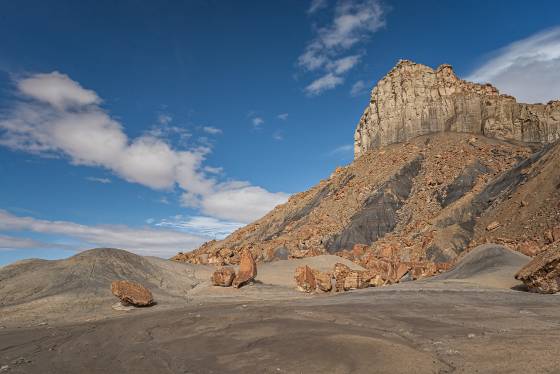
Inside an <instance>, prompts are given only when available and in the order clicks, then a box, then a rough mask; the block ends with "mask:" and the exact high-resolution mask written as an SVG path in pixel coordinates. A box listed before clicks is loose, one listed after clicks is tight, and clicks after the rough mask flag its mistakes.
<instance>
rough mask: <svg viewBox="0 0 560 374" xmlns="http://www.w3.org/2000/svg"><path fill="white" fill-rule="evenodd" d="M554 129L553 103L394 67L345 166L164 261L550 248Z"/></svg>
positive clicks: (554, 220) (433, 256)
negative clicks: (522, 100) (496, 246)
mask: <svg viewBox="0 0 560 374" xmlns="http://www.w3.org/2000/svg"><path fill="white" fill-rule="evenodd" d="M383 103H390V104H387V105H384V108H385V109H384V110H383V111H382V112H383V113H384V114H383V115H381V114H380V113H381V111H377V112H376V116H375V118H374V117H372V115H371V113H373V111H374V109H375V108H377V106H376V105H381V104H383ZM429 108H432V109H429ZM375 110H377V109H375ZM424 110H428V112H427V113H431V114H430V115H429V116H427V117H426V116H424V114H425V113H424V112H423V111H424ZM411 113H419V114H418V116H417V117H414V116H412V114H411ZM422 113H424V114H422ZM477 113H478V114H477ZM481 113H482V114H481ZM409 114H410V115H409ZM448 115H449V116H448ZM403 116H404V117H403ZM397 118H399V120H396V119H397ZM450 118H451V119H450ZM413 119H414V120H413ZM559 120H560V102H553V103H549V104H548V105H546V106H545V105H541V104H535V105H526V104H517V103H516V102H515V99H513V98H511V97H508V96H504V95H499V94H498V92H497V90H496V89H494V88H493V87H491V86H481V85H478V84H473V83H468V82H465V81H462V80H459V79H458V78H457V77H456V76H455V75H454V74H453V72H452V70H451V68H450V67H449V66H447V65H444V66H442V67H440V68H438V69H437V70H436V71H435V72H434V71H433V70H432V69H430V68H428V67H426V66H422V65H417V64H414V63H412V62H409V61H401V62H399V64H398V65H397V67H395V68H394V69H393V70H392V71H391V72H390V73H389V74H388V76H387V77H385V78H384V79H382V80H381V81H380V82H379V84H378V85H377V86H376V88H375V89H374V90H373V94H372V103H370V106H369V107H368V109H366V113H365V114H364V116H363V117H362V119H361V121H360V124H359V125H358V129H357V132H356V133H357V134H358V135H357V140H356V155H357V156H359V157H356V159H355V160H354V161H353V162H352V163H351V164H350V165H348V166H346V167H342V168H338V169H336V170H335V171H334V172H333V174H332V175H331V176H330V177H329V178H328V179H326V180H322V181H321V182H320V183H319V184H318V185H316V186H315V187H313V188H311V189H310V190H309V191H306V192H302V193H299V194H296V195H294V196H292V197H291V198H290V199H289V201H288V202H287V203H285V204H283V205H280V206H278V207H276V208H275V209H274V210H273V211H271V212H270V213H269V214H267V215H266V216H264V217H263V218H261V219H259V220H257V221H256V222H254V223H252V224H250V225H248V226H246V227H243V228H241V229H239V230H237V231H236V232H234V233H232V234H231V235H230V236H228V237H227V238H226V239H224V240H222V241H211V242H208V243H206V244H204V245H203V246H201V247H200V248H198V249H197V250H195V251H193V252H191V253H180V254H178V255H177V256H175V257H174V259H175V260H177V261H185V262H192V263H211V264H237V263H238V262H239V254H240V252H241V251H242V250H243V249H249V250H251V252H252V253H253V254H254V256H255V257H256V258H257V261H272V260H276V259H284V258H302V257H308V256H315V255H319V254H325V253H330V254H337V255H338V256H341V257H344V258H347V259H350V260H352V261H354V262H356V263H358V264H360V265H361V266H363V267H365V268H368V267H370V266H369V265H371V266H374V263H375V261H376V260H375V259H376V258H380V257H384V258H395V259H397V260H398V261H405V262H422V261H431V262H436V263H448V262H452V261H454V260H455V259H456V258H457V257H458V256H460V255H461V254H462V253H463V252H464V251H465V250H466V249H468V248H471V247H474V246H475V245H477V244H482V243H485V242H498V243H501V244H504V245H507V246H509V247H510V248H512V249H515V250H519V251H521V252H523V253H526V254H529V255H534V254H536V253H538V252H539V251H540V250H541V248H542V247H543V246H545V245H546V244H548V243H549V242H552V241H556V240H560V213H559V212H560V205H558V203H559V202H560V171H559V170H558V165H560V145H559V143H553V140H554V139H555V138H557V137H558V136H559V135H560V132H559V131H560V125H559V124H560V122H559ZM426 124H430V126H426ZM467 132H470V133H467ZM368 134H369V135H368ZM372 134H374V135H372ZM422 134H425V135H422ZM374 139H377V140H374ZM512 139H514V140H512ZM518 140H523V142H521V141H518ZM555 232H556V233H557V235H556V236H559V237H558V238H555V237H554V233H555Z"/></svg>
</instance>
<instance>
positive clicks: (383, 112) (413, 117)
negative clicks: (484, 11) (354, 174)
mask: <svg viewBox="0 0 560 374" xmlns="http://www.w3.org/2000/svg"><path fill="white" fill-rule="evenodd" d="M443 131H453V132H469V133H475V134H482V135H485V136H487V137H492V138H497V139H502V140H517V141H522V142H528V143H550V142H553V141H555V140H556V139H558V138H560V101H551V102H549V103H548V104H546V105H544V104H521V103H517V102H516V100H515V98H513V97H511V96H508V95H500V93H499V92H498V90H497V89H496V88H495V87H493V86H491V85H489V84H486V85H481V84H476V83H471V82H467V81H464V80H462V79H459V78H458V77H457V76H456V75H455V73H454V72H453V69H452V68H451V66H449V65H441V66H440V67H438V68H437V69H436V70H434V69H432V68H430V67H428V66H424V65H420V64H416V63H414V62H411V61H407V60H401V61H400V62H399V63H398V64H397V66H395V67H394V68H393V69H392V70H391V71H390V72H389V73H388V74H387V75H386V76H385V77H384V78H383V79H381V80H380V81H379V82H378V83H377V85H376V86H375V87H374V89H373V91H372V93H371V100H370V103H369V105H368V106H367V108H366V109H365V111H364V114H363V115H362V117H361V119H360V122H359V124H358V127H357V128H356V132H355V135H354V154H355V158H358V157H359V156H361V155H362V154H363V153H365V152H366V151H367V150H370V149H374V148H379V147H381V146H385V145H388V144H393V143H400V142H405V141H407V140H409V139H412V138H414V137H416V136H419V135H426V134H430V133H435V132H443Z"/></svg>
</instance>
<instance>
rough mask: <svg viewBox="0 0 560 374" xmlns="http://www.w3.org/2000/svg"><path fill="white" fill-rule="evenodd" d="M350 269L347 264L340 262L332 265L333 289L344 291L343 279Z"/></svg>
mask: <svg viewBox="0 0 560 374" xmlns="http://www.w3.org/2000/svg"><path fill="white" fill-rule="evenodd" d="M351 271H352V269H350V268H349V267H348V266H346V265H344V264H341V263H340V262H338V263H336V264H335V265H334V273H333V275H334V281H335V286H334V287H335V291H336V292H340V291H344V280H345V279H346V277H347V276H348V274H349V273H350V272H351Z"/></svg>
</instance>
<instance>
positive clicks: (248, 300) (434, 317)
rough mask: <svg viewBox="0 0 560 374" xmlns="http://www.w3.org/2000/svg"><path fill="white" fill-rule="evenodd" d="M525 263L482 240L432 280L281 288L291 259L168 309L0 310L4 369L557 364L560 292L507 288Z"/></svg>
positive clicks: (466, 368)
mask: <svg viewBox="0 0 560 374" xmlns="http://www.w3.org/2000/svg"><path fill="white" fill-rule="evenodd" d="M332 260H333V259H330V258H319V259H314V260H312V259H306V260H301V261H319V262H321V263H322V265H323V266H330V265H329V264H330V261H332ZM334 260H336V259H334ZM527 260H528V259H527V258H525V257H524V256H521V255H518V254H514V253H511V252H507V251H506V250H504V249H503V248H500V247H496V246H488V247H482V249H478V250H476V251H474V252H473V253H471V254H469V255H467V256H465V258H464V259H463V260H462V262H461V263H460V264H459V266H458V267H456V269H455V270H453V271H452V272H449V273H447V274H444V275H442V276H439V277H436V278H433V279H430V280H426V281H418V282H407V283H403V284H400V285H396V286H390V287H382V288H378V289H366V290H359V291H353V292H348V293H344V294H336V295H335V294H333V295H316V296H314V295H304V294H300V293H297V292H296V291H294V290H293V285H292V286H286V285H284V283H285V282H286V279H288V278H286V277H283V276H282V273H283V272H285V271H286V269H288V268H291V267H293V266H294V263H292V262H290V261H287V262H285V263H277V264H269V265H265V266H264V265H263V266H261V268H260V269H261V270H260V272H261V273H262V275H261V278H262V279H263V280H262V281H260V282H257V283H255V284H254V285H252V286H248V287H246V288H245V289H241V290H237V291H241V292H237V293H236V290H233V289H222V288H220V289H217V288H214V287H210V288H208V287H209V286H208V287H207V286H205V285H203V284H199V285H197V286H195V287H194V288H193V289H192V290H197V288H198V291H197V292H199V293H200V295H191V296H189V298H188V299H187V298H183V304H182V305H178V304H174V305H173V307H171V306H165V305H163V303H160V304H158V305H157V306H156V307H153V308H143V309H136V310H134V311H131V312H116V311H112V310H110V306H109V304H110V302H111V301H114V300H107V305H104V307H105V308H109V309H108V312H107V313H111V314H110V315H108V314H107V315H105V317H104V318H97V319H94V320H91V321H86V322H84V321H76V320H69V321H67V322H64V321H62V322H61V321H60V320H56V319H53V320H52V322H51V321H47V322H39V320H36V319H26V318H22V319H21V320H19V324H18V323H17V322H18V320H17V319H15V320H14V319H11V318H9V319H5V318H4V316H5V314H2V318H0V325H3V326H5V328H0V372H1V373H3V372H6V373H230V372H231V373H408V372H415V373H447V372H458V373H473V372H483V373H503V372H513V373H521V372H524V373H527V372H531V373H535V372H537V373H540V372H550V373H554V372H558V368H559V367H560V322H559V321H560V318H559V317H560V308H558V306H559V303H560V296H556V295H538V294H530V293H527V292H523V291H517V290H512V289H511V287H514V288H515V287H516V286H518V284H516V282H515V281H514V280H512V275H513V273H514V272H515V271H516V270H517V269H518V267H519V265H520V264H521V265H522V264H524V263H526V262H527ZM267 267H268V269H267ZM197 271H201V270H200V269H199V270H197ZM0 274H1V271H0ZM265 280H266V281H265ZM488 280H492V282H490V283H491V284H490V285H489V286H488V285H487V284H486V283H487V282H488ZM204 288H206V291H204V292H203V291H202V290H203V289H204ZM0 291H2V288H0ZM195 293H196V292H195ZM203 295H210V296H206V297H204V296H203ZM0 296H1V293H0ZM2 311H4V308H0V312H2ZM8 314H9V313H8ZM44 317H49V314H48V313H47V314H45V316H44ZM3 320H4V321H7V322H9V323H4V322H3Z"/></svg>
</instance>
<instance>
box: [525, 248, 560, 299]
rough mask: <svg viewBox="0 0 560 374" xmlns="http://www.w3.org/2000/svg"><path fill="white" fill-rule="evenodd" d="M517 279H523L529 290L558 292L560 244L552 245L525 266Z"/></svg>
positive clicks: (559, 287) (559, 285)
mask: <svg viewBox="0 0 560 374" xmlns="http://www.w3.org/2000/svg"><path fill="white" fill-rule="evenodd" d="M515 279H518V280H521V281H523V283H525V285H526V286H527V288H528V289H529V291H531V292H538V293H556V292H558V291H560V244H557V245H554V246H550V247H549V248H548V249H547V250H546V251H545V252H542V253H540V254H538V255H537V256H535V258H533V260H532V261H531V262H529V263H528V264H527V265H526V266H524V267H523V268H522V269H521V270H519V272H517V274H515Z"/></svg>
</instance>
